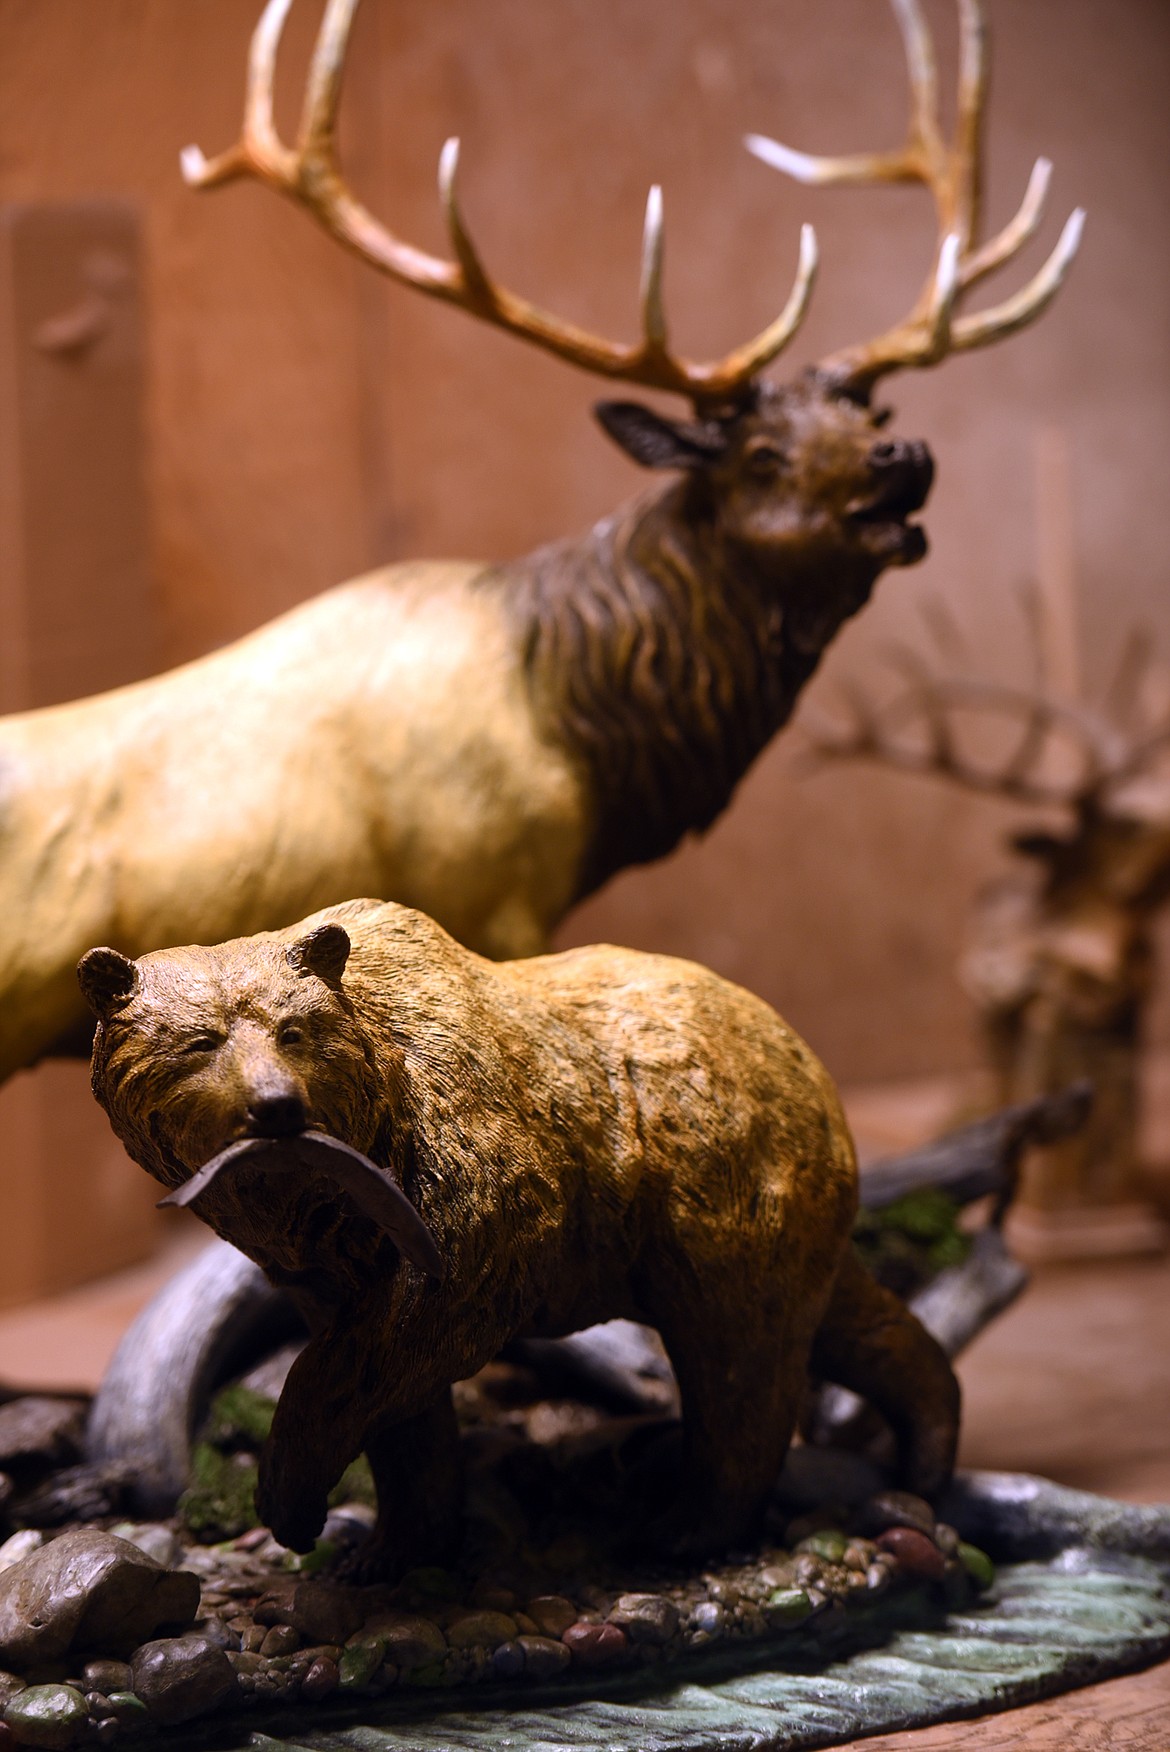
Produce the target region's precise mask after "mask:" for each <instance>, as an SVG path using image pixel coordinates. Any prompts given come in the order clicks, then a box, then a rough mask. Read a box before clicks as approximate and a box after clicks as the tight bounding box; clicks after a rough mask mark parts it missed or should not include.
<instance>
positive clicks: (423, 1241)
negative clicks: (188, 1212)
mask: <svg viewBox="0 0 1170 1752" xmlns="http://www.w3.org/2000/svg"><path fill="white" fill-rule="evenodd" d="M248 1165H254V1166H256V1167H263V1168H266V1169H277V1170H280V1171H288V1170H293V1169H296V1168H302V1169H304V1168H308V1169H310V1170H311V1171H312V1172H314V1173H316V1174H320V1175H322V1176H323V1177H324V1178H325V1179H327V1180H331V1181H333V1182H334V1184H335V1185H336V1186H337V1187H338V1189H339V1191H341V1192H345V1193H348V1194H349V1196H350V1197H351V1198H352V1199H353V1201H354V1203H355V1204H356V1205H357V1207H358V1209H359V1210H360V1211H361V1212H362V1213H363V1214H364V1215H365V1216H367V1217H368V1218H369V1219H370V1221H371V1222H373V1223H375V1224H377V1226H378V1227H379V1228H380V1229H382V1230H383V1231H384V1232H385V1233H386V1234H387V1235H388V1236H389V1237H390V1239H391V1240H392V1241H393V1242H394V1244H395V1246H396V1247H397V1248H398V1250H399V1252H400V1253H401V1254H402V1255H403V1257H404V1258H405V1259H409V1260H410V1262H411V1264H412V1265H417V1266H418V1268H419V1270H420V1271H424V1272H426V1273H427V1275H428V1276H429V1277H434V1278H441V1277H442V1276H443V1272H444V1268H443V1261H442V1258H441V1257H440V1254H439V1250H438V1248H437V1247H436V1246H435V1241H434V1237H433V1236H432V1234H431V1232H430V1230H429V1229H428V1228H427V1225H426V1224H425V1223H424V1222H423V1219H422V1218H421V1217H420V1216H419V1214H418V1212H417V1211H416V1210H415V1208H414V1206H413V1205H412V1204H411V1202H410V1200H409V1199H408V1198H407V1196H406V1194H405V1193H404V1192H403V1190H402V1188H401V1187H400V1186H399V1185H398V1184H397V1182H396V1181H394V1180H392V1179H391V1177H390V1175H388V1174H387V1173H386V1172H385V1171H384V1170H383V1169H381V1168H379V1167H378V1165H377V1163H376V1162H372V1161H371V1160H370V1158H369V1157H368V1156H363V1154H362V1152H361V1151H360V1150H355V1149H353V1148H352V1147H351V1146H350V1145H349V1144H343V1143H342V1142H341V1140H340V1139H339V1138H333V1137H330V1136H329V1134H328V1133H327V1132H318V1131H301V1132H296V1133H292V1134H290V1135H287V1136H284V1137H247V1138H237V1139H236V1141H235V1142H234V1143H231V1144H228V1145H227V1147H226V1149H222V1150H220V1151H218V1152H217V1154H216V1155H214V1156H212V1157H211V1159H210V1160H209V1161H207V1162H204V1164H203V1166H202V1167H201V1168H197V1169H196V1170H195V1172H194V1174H192V1176H191V1178H190V1179H189V1180H185V1181H184V1182H183V1184H182V1185H181V1186H176V1187H175V1188H174V1190H173V1191H172V1192H169V1193H168V1194H167V1196H166V1197H165V1198H162V1199H160V1200H159V1207H160V1209H161V1208H162V1207H163V1206H166V1205H170V1206H174V1205H178V1206H185V1205H192V1206H194V1205H195V1204H196V1201H197V1200H198V1199H199V1198H200V1197H201V1196H202V1194H203V1193H205V1192H207V1191H208V1190H209V1189H210V1188H211V1187H212V1186H214V1185H215V1183H216V1181H217V1180H219V1178H220V1176H221V1175H222V1174H224V1173H226V1172H228V1171H233V1170H234V1171H236V1172H238V1171H239V1170H240V1169H241V1168H244V1167H246V1166H248ZM195 1214H196V1216H198V1215H199V1212H198V1210H197V1209H196V1211H195Z"/></svg>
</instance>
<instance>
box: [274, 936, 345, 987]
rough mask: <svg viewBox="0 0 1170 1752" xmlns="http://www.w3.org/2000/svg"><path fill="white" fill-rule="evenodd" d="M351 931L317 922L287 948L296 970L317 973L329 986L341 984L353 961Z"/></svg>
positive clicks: (290, 964) (291, 964) (289, 961)
mask: <svg viewBox="0 0 1170 1752" xmlns="http://www.w3.org/2000/svg"><path fill="white" fill-rule="evenodd" d="M349 948H350V944H349V932H348V931H345V930H343V929H342V927H341V926H340V925H317V926H316V927H315V929H313V930H311V931H309V932H308V934H307V935H306V936H304V937H300V938H298V940H297V941H296V942H295V943H292V944H290V945H289V947H288V949H286V950H285V955H286V956H287V958H288V964H289V966H290V967H291V968H292V970H293V972H294V973H315V974H316V975H317V978H318V979H323V980H324V981H325V983H326V985H337V984H338V983H339V981H340V979H341V976H342V974H343V973H344V972H345V964H346V962H347V961H348V960H349Z"/></svg>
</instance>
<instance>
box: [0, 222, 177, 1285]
mask: <svg viewBox="0 0 1170 1752" xmlns="http://www.w3.org/2000/svg"><path fill="white" fill-rule="evenodd" d="M139 255H140V245H139V226H138V219H137V214H136V212H135V209H134V208H133V207H132V206H131V205H130V204H129V203H127V202H124V201H112V200H86V201H70V202H59V203H31V202H30V203H14V204H12V205H10V206H7V207H4V208H2V209H0V580H2V582H0V627H2V629H3V636H2V638H0V710H4V711H20V710H25V709H28V708H31V707H37V706H47V705H52V704H54V703H56V702H57V701H59V700H64V699H70V698H73V697H75V696H76V695H78V694H85V693H93V692H96V691H98V690H99V689H102V688H108V687H116V686H118V685H120V684H121V683H123V682H127V681H130V680H132V679H134V678H135V677H136V676H139V675H143V674H147V673H149V672H150V671H151V670H152V669H154V668H155V667H156V666H157V663H158V657H159V648H160V641H159V638H158V615H157V612H156V605H155V599H154V591H153V583H152V577H151V561H150V530H149V516H148V500H147V466H146V433H145V421H144V405H143V404H144V381H143V379H144V345H143V322H142V313H141V308H140V298H139V285H140V279H141V274H140V263H139ZM0 1135H2V1136H3V1138H4V1157H5V1162H4V1174H5V1182H4V1184H5V1221H6V1235H5V1249H4V1267H3V1271H2V1273H0V1304H12V1303H14V1302H20V1301H24V1300H26V1299H28V1298H29V1297H31V1296H35V1295H43V1294H46V1293H50V1292H52V1291H55V1290H60V1289H64V1288H66V1287H68V1286H69V1285H71V1284H74V1283H77V1282H80V1281H81V1280H83V1279H84V1278H86V1277H92V1276H94V1275H96V1274H97V1273H99V1272H102V1271H108V1270H111V1269H115V1268H117V1267H118V1266H121V1265H127V1264H129V1263H131V1262H132V1261H133V1260H136V1259H139V1258H141V1257H143V1255H144V1254H145V1253H146V1252H147V1251H148V1250H149V1248H150V1246H151V1244H152V1240H153V1237H154V1235H155V1233H156V1227H157V1225H156V1219H155V1217H154V1213H153V1210H152V1199H151V1197H150V1193H149V1190H148V1189H147V1188H146V1187H145V1186H144V1185H143V1184H142V1180H143V1177H142V1176H141V1174H140V1173H139V1172H138V1171H137V1170H136V1169H134V1168H133V1167H132V1166H131V1164H130V1163H129V1161H128V1160H127V1159H126V1157H125V1155H124V1153H123V1152H122V1150H121V1147H120V1146H119V1145H118V1144H117V1142H116V1141H115V1140H114V1138H113V1137H112V1135H111V1133H110V1130H109V1126H108V1124H107V1122H106V1120H105V1116H104V1115H103V1114H102V1113H101V1112H100V1110H99V1109H98V1108H97V1106H96V1104H95V1103H94V1101H93V1097H92V1095H91V1094H90V1091H89V1087H88V1076H87V1073H86V1068H85V1066H84V1065H83V1064H79V1063H59V1064H53V1065H48V1066H44V1067H41V1068H40V1069H38V1070H37V1071H34V1072H32V1073H29V1074H26V1075H22V1076H20V1077H18V1078H15V1079H14V1080H13V1081H12V1082H11V1083H10V1084H8V1085H7V1086H6V1087H5V1088H4V1089H3V1090H0Z"/></svg>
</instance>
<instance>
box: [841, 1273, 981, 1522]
mask: <svg viewBox="0 0 1170 1752" xmlns="http://www.w3.org/2000/svg"><path fill="white" fill-rule="evenodd" d="M810 1367H811V1369H812V1372H813V1373H814V1374H815V1375H819V1376H821V1377H822V1378H823V1379H824V1380H828V1381H835V1382H836V1383H837V1385H838V1386H840V1387H849V1388H852V1390H853V1392H854V1393H859V1394H860V1395H861V1396H862V1398H864V1399H868V1400H869V1401H870V1403H871V1404H873V1405H875V1406H876V1407H877V1409H878V1410H879V1411H880V1412H881V1413H882V1415H883V1416H884V1417H885V1418H886V1419H887V1420H888V1422H889V1424H890V1426H891V1428H892V1429H893V1432H894V1437H895V1440H896V1441H897V1444H898V1469H899V1474H900V1477H901V1481H902V1483H903V1484H905V1485H906V1486H907V1487H908V1488H909V1489H910V1490H914V1491H918V1492H919V1493H920V1494H921V1495H923V1496H928V1497H932V1496H934V1495H935V1494H937V1492H938V1491H939V1490H941V1488H942V1487H943V1485H945V1484H946V1482H947V1481H948V1479H949V1478H950V1476H951V1472H952V1470H953V1467H954V1463H955V1449H956V1447H957V1446H958V1440H959V1383H958V1381H957V1380H956V1378H955V1373H954V1370H953V1369H952V1368H951V1365H950V1363H949V1362H948V1361H947V1356H946V1352H945V1351H944V1350H943V1348H942V1346H941V1345H940V1344H938V1343H937V1342H936V1341H935V1340H934V1339H933V1338H932V1337H931V1336H930V1334H929V1333H928V1332H927V1330H926V1328H925V1327H924V1326H923V1325H922V1324H921V1322H920V1321H918V1320H916V1319H915V1317H914V1315H913V1314H911V1313H910V1311H909V1309H908V1308H907V1307H906V1306H905V1304H904V1303H903V1302H901V1301H900V1300H899V1299H898V1297H897V1296H895V1295H894V1294H893V1292H892V1291H891V1290H886V1289H883V1288H882V1286H881V1285H880V1284H879V1283H877V1282H876V1280H875V1279H874V1278H872V1277H871V1276H870V1274H869V1272H868V1271H867V1270H866V1269H865V1267H864V1265H863V1264H862V1263H861V1260H860V1259H859V1258H858V1256H857V1254H856V1253H855V1251H854V1250H853V1248H852V1247H850V1248H849V1249H848V1250H847V1252H846V1254H845V1256H844V1258H843V1260H842V1262H841V1266H840V1269H839V1271H838V1273H837V1279H836V1282H835V1284H834V1286H833V1291H832V1295H831V1296H830V1299H829V1306H828V1309H827V1310H826V1312H825V1316H824V1319H823V1320H822V1322H821V1325H820V1328H819V1330H818V1332H817V1335H816V1338H815V1339H814V1341H813V1347H812V1356H811V1359H810Z"/></svg>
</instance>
